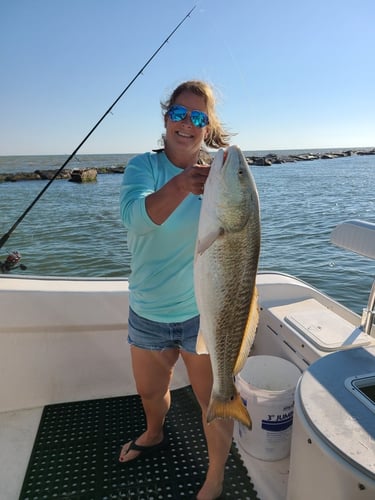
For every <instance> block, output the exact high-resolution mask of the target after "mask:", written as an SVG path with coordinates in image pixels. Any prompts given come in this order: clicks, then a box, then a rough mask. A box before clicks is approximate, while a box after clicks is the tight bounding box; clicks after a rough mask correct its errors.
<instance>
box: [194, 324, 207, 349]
mask: <svg viewBox="0 0 375 500" xmlns="http://www.w3.org/2000/svg"><path fill="white" fill-rule="evenodd" d="M195 350H196V352H197V354H208V349H207V345H206V341H205V340H204V336H203V333H202V330H199V332H198V337H197V343H196V345H195Z"/></svg>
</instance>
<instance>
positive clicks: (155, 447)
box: [119, 432, 168, 464]
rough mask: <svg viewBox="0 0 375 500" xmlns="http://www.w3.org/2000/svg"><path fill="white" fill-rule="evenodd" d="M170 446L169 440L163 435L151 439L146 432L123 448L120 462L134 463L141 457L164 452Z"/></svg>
mask: <svg viewBox="0 0 375 500" xmlns="http://www.w3.org/2000/svg"><path fill="white" fill-rule="evenodd" d="M167 445H168V440H167V438H166V436H163V434H161V435H159V436H156V437H154V438H151V437H149V436H148V435H147V433H146V432H145V433H144V434H142V435H141V436H139V438H137V439H134V440H132V441H129V442H128V443H125V444H124V446H123V447H122V448H121V452H120V456H119V462H120V464H124V463H127V462H132V461H133V460H136V459H137V458H140V457H141V456H145V455H150V454H151V453H154V452H157V451H159V450H162V449H163V448H165V447H166V446H167Z"/></svg>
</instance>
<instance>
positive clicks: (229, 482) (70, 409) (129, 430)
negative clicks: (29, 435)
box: [20, 387, 258, 500]
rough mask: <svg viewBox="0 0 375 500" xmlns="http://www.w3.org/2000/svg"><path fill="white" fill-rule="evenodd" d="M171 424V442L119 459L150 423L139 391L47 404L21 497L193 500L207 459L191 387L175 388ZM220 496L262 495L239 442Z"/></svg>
mask: <svg viewBox="0 0 375 500" xmlns="http://www.w3.org/2000/svg"><path fill="white" fill-rule="evenodd" d="M165 428H166V432H167V435H168V439H169V446H168V448H166V449H165V450H162V451H159V452H158V453H155V454H153V455H150V456H145V457H143V458H142V459H140V460H137V461H134V462H132V463H128V464H127V465H125V466H124V465H122V466H121V465H119V463H118V456H119V452H120V447H121V445H122V444H123V443H125V442H127V441H129V440H130V439H133V438H136V437H137V436H139V435H140V434H142V432H143V431H144V429H145V417H144V413H143V409H142V404H141V400H140V398H139V396H124V397H116V398H108V399H96V400H90V401H82V402H73V403H62V404H54V405H49V406H46V407H45V408H44V411H43V414H42V417H41V422H40V425H39V430H38V433H37V436H36V440H35V443H34V447H33V450H32V453H31V457H30V462H29V465H28V469H27V471H26V475H25V479H24V483H23V487H22V491H21V495H20V500H40V499H47V500H51V499H59V500H60V499H72V500H73V499H74V500H112V499H132V500H151V499H152V500H156V499H161V500H166V499H172V500H177V499H193V498H195V495H196V493H197V492H198V491H199V488H200V486H201V485H202V483H203V482H204V478H205V473H206V470H207V465H208V459H207V450H206V444H205V438H204V434H203V429H202V422H201V414H200V408H199V405H198V404H197V402H196V399H195V397H194V394H193V392H192V390H191V387H184V388H182V389H177V390H174V391H172V405H171V408H170V410H169V412H168V415H167V419H166V424H165ZM220 498H222V499H230V500H253V499H254V500H255V499H257V498H258V497H257V495H256V492H255V491H254V489H253V485H252V483H251V481H250V479H249V477H248V475H247V471H246V468H245V466H244V465H243V462H242V460H241V458H240V455H239V453H238V451H237V449H236V447H235V445H234V444H233V445H232V448H231V451H230V455H229V458H228V461H227V466H226V471H225V482H224V490H223V493H222V495H221V497H220Z"/></svg>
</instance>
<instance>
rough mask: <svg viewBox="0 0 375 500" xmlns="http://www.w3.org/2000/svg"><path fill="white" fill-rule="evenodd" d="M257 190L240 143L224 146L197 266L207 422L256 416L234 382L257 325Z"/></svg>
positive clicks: (205, 208)
mask: <svg viewBox="0 0 375 500" xmlns="http://www.w3.org/2000/svg"><path fill="white" fill-rule="evenodd" d="M259 251H260V213H259V200H258V193H257V189H256V185H255V182H254V179H253V177H252V175H251V172H250V169H249V167H248V165H247V162H246V160H245V158H244V156H243V154H242V152H241V150H240V149H239V148H238V147H237V146H231V147H229V148H227V150H226V151H223V150H220V151H219V152H218V153H217V154H216V156H215V159H214V161H213V163H212V166H211V170H210V174H209V176H208V179H207V182H206V184H205V191H204V197H203V202H202V209H201V215H200V220H199V228H198V238H197V248H196V255H195V264H194V280H195V293H196V297H197V303H198V308H199V312H200V318H201V324H200V333H199V336H198V341H197V352H200V353H202V352H208V353H209V354H210V356H211V364H212V370H213V377H214V383H213V389H212V394H211V401H210V406H209V409H208V413H207V420H208V421H211V420H213V419H215V418H218V417H221V418H228V417H231V418H236V419H237V420H239V421H241V422H243V423H244V424H245V425H247V426H248V427H251V419H250V416H249V414H248V411H247V409H246V408H245V407H244V405H243V403H242V401H241V398H240V397H239V394H238V392H237V390H236V387H235V384H234V375H235V374H236V373H238V372H239V370H240V369H241V368H242V366H243V364H244V363H245V361H246V359H247V356H248V353H249V350H250V348H251V345H252V342H253V340H254V337H255V331H256V327H257V324H258V305H257V291H256V273H257V268H258V259H259Z"/></svg>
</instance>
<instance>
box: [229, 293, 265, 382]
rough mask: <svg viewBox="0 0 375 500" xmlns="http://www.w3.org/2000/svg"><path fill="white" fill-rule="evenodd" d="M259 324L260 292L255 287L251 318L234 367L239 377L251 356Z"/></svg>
mask: <svg viewBox="0 0 375 500" xmlns="http://www.w3.org/2000/svg"><path fill="white" fill-rule="evenodd" d="M258 322H259V308H258V290H257V288H256V287H255V288H254V293H253V297H252V299H251V304H250V310H249V316H248V318H247V323H246V328H245V333H244V336H243V339H242V344H241V349H240V352H239V353H238V357H237V361H236V364H235V366H234V371H233V374H234V375H237V373H239V372H240V371H241V370H242V367H243V366H244V364H245V362H246V360H247V357H248V356H249V352H250V348H251V345H252V343H253V340H254V337H255V332H256V329H257V327H258Z"/></svg>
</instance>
